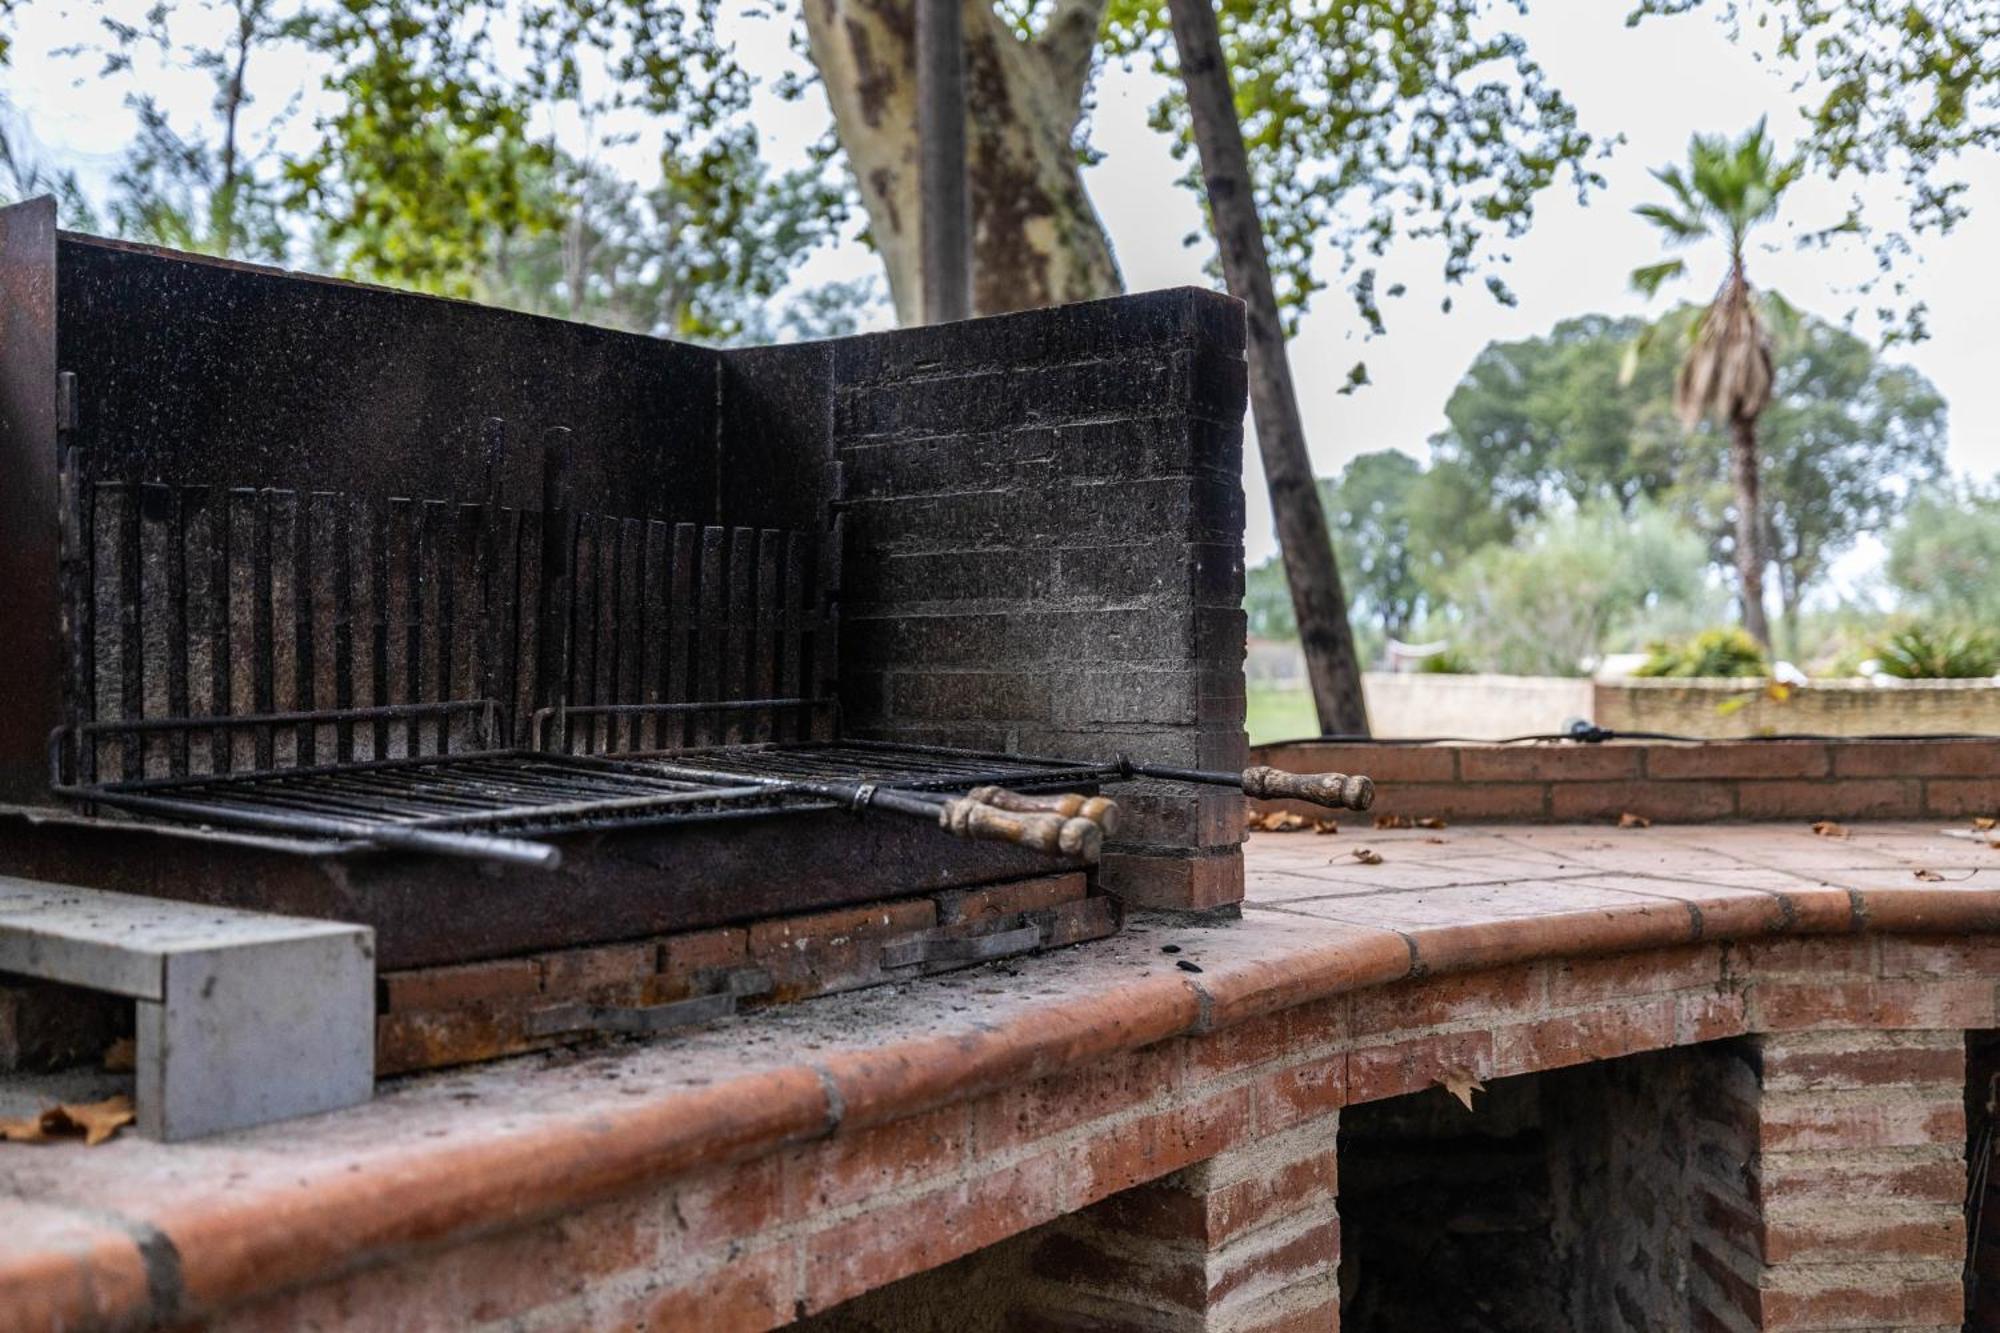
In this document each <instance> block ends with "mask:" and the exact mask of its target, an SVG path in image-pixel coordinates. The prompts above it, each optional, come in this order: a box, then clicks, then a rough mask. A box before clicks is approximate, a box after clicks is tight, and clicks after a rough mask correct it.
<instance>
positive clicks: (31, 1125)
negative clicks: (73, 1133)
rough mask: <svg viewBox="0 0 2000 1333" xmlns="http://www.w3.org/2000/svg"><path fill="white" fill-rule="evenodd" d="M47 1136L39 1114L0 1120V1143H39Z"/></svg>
mask: <svg viewBox="0 0 2000 1333" xmlns="http://www.w3.org/2000/svg"><path fill="white" fill-rule="evenodd" d="M48 1137H49V1135H48V1131H47V1130H45V1129H43V1128H42V1117H41V1116H38V1115H31V1116H27V1117H25V1118H23V1119H20V1120H0V1143H41V1142H43V1141H45V1140H46V1139H47V1138H48Z"/></svg>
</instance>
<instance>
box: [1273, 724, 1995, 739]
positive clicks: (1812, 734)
mask: <svg viewBox="0 0 2000 1333" xmlns="http://www.w3.org/2000/svg"><path fill="white" fill-rule="evenodd" d="M1315 741H1317V742H1320V743H1322V744H1327V745H1527V744H1532V743H1536V742H1547V741H1569V742H1572V743H1576V744H1582V745H1600V744H1602V743H1603V742H1605V741H1678V742H1684V743H1687V744H1690V745H1710V744H1728V745H1736V744H1740V743H1741V742H1744V741H2000V733H1995V732H1990V731H1918V732H1901V731H1878V732H1867V733H1863V734H1861V735H1849V736H1839V735H1833V734H1830V733H1827V732H1816V731H1784V732H1770V733H1765V734H1761V735H1756V736H1681V735H1676V734H1675V733H1673V732H1668V731H1613V730H1612V729H1611V728H1609V727H1600V726H1598V725H1596V724H1595V723H1592V722H1581V721H1579V722H1573V723H1571V724H1570V727H1569V729H1568V730H1566V731H1541V732H1531V733H1529V734H1527V735H1525V736H1502V737H1499V738H1497V739H1496V738H1494V737H1491V736H1349V735H1341V734H1338V733H1335V734H1330V735H1325V736H1299V737H1295V738H1293V739H1291V740H1282V741H1262V742H1259V743H1260V744H1262V745H1308V744H1311V743H1313V742H1315Z"/></svg>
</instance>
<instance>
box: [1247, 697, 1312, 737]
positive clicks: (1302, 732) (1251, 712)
mask: <svg viewBox="0 0 2000 1333" xmlns="http://www.w3.org/2000/svg"><path fill="white" fill-rule="evenodd" d="M1245 714H1246V715H1245V718H1244V726H1245V728H1246V729H1247V730H1248V731H1249V733H1250V743H1251V744H1252V745H1262V744H1263V743H1264V742H1266V741H1293V740H1298V739H1299V738H1300V737H1302V736H1317V735H1319V716H1318V714H1316V713H1314V712H1313V701H1312V695H1311V694H1309V693H1307V692H1306V691H1305V690H1274V689H1271V688H1270V687H1268V686H1257V685H1252V686H1251V687H1250V691H1249V699H1248V702H1247V706H1246V709H1245Z"/></svg>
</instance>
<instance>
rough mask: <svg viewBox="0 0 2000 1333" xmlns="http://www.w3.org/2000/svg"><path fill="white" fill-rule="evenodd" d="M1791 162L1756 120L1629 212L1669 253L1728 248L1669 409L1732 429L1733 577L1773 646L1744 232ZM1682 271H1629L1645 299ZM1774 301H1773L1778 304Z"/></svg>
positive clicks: (1758, 630)
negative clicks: (1667, 197) (1656, 198)
mask: <svg viewBox="0 0 2000 1333" xmlns="http://www.w3.org/2000/svg"><path fill="white" fill-rule="evenodd" d="M1798 176H1799V165H1798V162H1797V160H1796V159H1794V160H1792V161H1788V162H1780V161H1778V159H1777V157H1776V155H1775V154H1774V153H1773V152H1772V148H1771V141H1770V140H1769V139H1768V138H1766V137H1765V134H1764V122H1763V121H1761V120H1759V121H1758V122H1757V123H1756V125H1754V126H1752V127H1751V129H1750V132H1749V133H1748V134H1746V135H1744V136H1743V137H1742V138H1741V139H1738V140H1737V141H1736V142H1734V143H1731V142H1729V141H1728V140H1727V139H1725V138H1723V137H1722V136H1721V135H1703V134H1697V135H1695V136H1694V137H1693V138H1692V139H1691V140H1689V141H1688V160H1687V167H1686V170H1685V171H1683V170H1682V168H1680V167H1678V166H1670V167H1666V168H1664V169H1663V170H1659V171H1655V172H1654V173H1653V177H1654V179H1656V180H1658V181H1659V182H1660V183H1661V184H1662V185H1664V186H1666V187H1667V189H1668V191H1670V192H1671V193H1672V195H1673V202H1672V203H1671V204H1642V205H1641V206H1640V207H1639V208H1637V209H1635V210H1634V211H1635V212H1637V213H1638V214H1639V216H1640V217H1642V218H1644V219H1646V221H1648V222H1650V223H1652V224H1653V225H1654V226H1656V227H1658V228H1659V229H1660V230H1661V231H1662V232H1663V233H1665V235H1666V241H1667V244H1668V245H1670V246H1682V245H1689V244H1692V243H1693V242H1695V241H1700V240H1705V239H1708V238H1710V237H1720V238H1721V239H1722V240H1723V241H1724V242H1725V243H1726V244H1727V246H1728V247H1729V273H1728V275H1727V276H1726V277H1724V278H1723V280H1722V286H1721V288H1720V289H1719V290H1718V291H1717V292H1716V295H1715V299H1714V300H1712V301H1711V302H1709V304H1708V306H1707V307H1706V308H1705V309H1703V310H1702V311H1701V312H1700V313H1699V314H1697V315H1696V316H1695V320H1694V324H1693V326H1692V327H1691V329H1690V330H1689V335H1690V336H1689V338H1688V348H1687V354H1686V356H1685V357H1684V358H1683V359H1682V361H1681V368H1680V374H1679V376H1678V377H1677V378H1676V380H1675V381H1674V410H1675V411H1676V412H1677V413H1679V415H1680V419H1681V426H1682V427H1683V428H1684V429H1686V430H1693V429H1694V428H1695V425H1696V424H1697V423H1698V422H1700V421H1701V420H1702V418H1704V417H1708V418H1712V419H1714V420H1716V421H1720V422H1722V423H1723V424H1724V425H1726V426H1727V427H1728V428H1729V459H1730V467H1729V473H1730V483H1731V485H1732V487H1733V489H1734V490H1735V492H1736V542H1735V545H1736V575H1737V579H1738V582H1739V585H1740V594H1741V597H1742V604H1743V628H1744V629H1746V630H1748V631H1749V632H1750V635H1751V637H1753V638H1755V639H1756V640H1757V642H1758V643H1760V644H1762V645H1763V646H1764V649H1765V650H1766V651H1767V652H1768V651H1769V650H1770V647H1771V627H1770V623H1769V622H1768V621H1767V620H1766V619H1765V618H1764V535H1763V524H1762V523H1761V521H1760V518H1761V511H1760V508H1759V505H1758V499H1757V418H1758V417H1759V416H1761V415H1762V414H1763V411H1764V409H1765V408H1766V407H1768V406H1770V403H1771V340H1770V337H1769V335H1768V333H1767V331H1766V320H1765V318H1764V316H1763V315H1762V314H1760V313H1759V311H1758V308H1757V305H1758V302H1757V299H1756V294H1755V293H1754V292H1753V291H1752V290H1751V287H1750V279H1749V278H1748V277H1747V276H1746V275H1745V273H1744V267H1743V251H1744V246H1745V244H1746V242H1747V241H1748V239H1749V235H1750V229H1751V228H1752V227H1754V226H1756V225H1757V224H1758V223H1760V222H1766V221H1768V220H1770V218H1771V217H1772V216H1773V215H1775V214H1776V213H1777V211H1778V198H1779V196H1780V195H1782V194H1783V193H1784V192H1785V189H1786V187H1787V186H1789V185H1791V183H1792V182H1793V181H1795V180H1797V179H1798ZM1686 272H1687V263H1686V261H1685V260H1680V259H1668V260H1664V261H1662V262H1660V263H1657V264H1649V265H1647V266H1646V267H1644V268H1638V269H1634V270H1633V271H1632V285H1633V286H1634V287H1635V288H1637V289H1638V290H1639V291H1641V292H1644V293H1645V294H1646V295H1647V296H1651V295H1653V294H1654V293H1656V292H1658V291H1659V289H1660V286H1661V284H1663V283H1665V282H1667V281H1668V280H1669V279H1672V278H1677V277H1680V276H1681V275H1682V274H1684V273H1686ZM1771 300H1772V301H1773V302H1774V303H1775V302H1776V297H1775V296H1773V297H1772V298H1771Z"/></svg>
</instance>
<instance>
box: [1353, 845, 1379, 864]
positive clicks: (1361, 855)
mask: <svg viewBox="0 0 2000 1333" xmlns="http://www.w3.org/2000/svg"><path fill="white" fill-rule="evenodd" d="M1354 859H1355V860H1357V861H1359V862H1360V863H1361V864H1362V865H1365V866H1379V865H1381V864H1382V853H1380V852H1378V851H1375V850H1373V849H1372V848H1368V847H1356V848H1355V849H1354Z"/></svg>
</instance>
